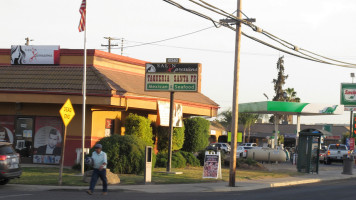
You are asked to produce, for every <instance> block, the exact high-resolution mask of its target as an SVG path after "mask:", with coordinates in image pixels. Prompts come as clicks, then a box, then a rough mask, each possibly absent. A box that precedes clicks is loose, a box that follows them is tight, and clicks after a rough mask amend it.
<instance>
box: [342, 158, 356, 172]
mask: <svg viewBox="0 0 356 200" xmlns="http://www.w3.org/2000/svg"><path fill="white" fill-rule="evenodd" d="M343 165H344V166H343V170H342V174H347V175H352V168H353V165H354V157H353V156H351V157H349V158H348V157H347V156H345V157H344V160H343Z"/></svg>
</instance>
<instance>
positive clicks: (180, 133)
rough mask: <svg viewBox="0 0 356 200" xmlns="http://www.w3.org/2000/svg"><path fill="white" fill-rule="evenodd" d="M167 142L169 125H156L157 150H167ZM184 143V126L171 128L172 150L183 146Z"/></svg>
mask: <svg viewBox="0 0 356 200" xmlns="http://www.w3.org/2000/svg"><path fill="white" fill-rule="evenodd" d="M168 142H169V127H163V126H159V127H158V141H157V149H158V151H168ZM183 144H184V126H183V127H175V128H174V129H173V138H172V151H176V150H179V149H181V148H182V147H183Z"/></svg>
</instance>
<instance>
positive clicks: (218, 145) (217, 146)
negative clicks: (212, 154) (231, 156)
mask: <svg viewBox="0 0 356 200" xmlns="http://www.w3.org/2000/svg"><path fill="white" fill-rule="evenodd" d="M206 150H221V151H223V152H224V153H230V151H231V147H230V145H229V144H228V143H220V142H219V143H211V144H209V146H208V147H207V148H206Z"/></svg>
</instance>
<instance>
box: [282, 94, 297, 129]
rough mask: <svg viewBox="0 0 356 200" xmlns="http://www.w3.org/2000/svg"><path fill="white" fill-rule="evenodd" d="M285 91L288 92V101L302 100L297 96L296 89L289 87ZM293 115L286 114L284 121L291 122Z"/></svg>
mask: <svg viewBox="0 0 356 200" xmlns="http://www.w3.org/2000/svg"><path fill="white" fill-rule="evenodd" d="M285 93H286V94H287V96H286V101H287V102H300V98H299V97H297V92H296V91H295V90H294V88H287V89H286V90H285ZM292 117H293V116H292V115H285V116H284V121H286V122H288V123H291V122H292V120H293V118H292Z"/></svg>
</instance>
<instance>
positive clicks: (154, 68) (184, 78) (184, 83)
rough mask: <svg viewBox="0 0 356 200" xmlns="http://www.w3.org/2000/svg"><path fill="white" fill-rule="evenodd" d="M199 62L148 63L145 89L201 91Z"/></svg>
mask: <svg viewBox="0 0 356 200" xmlns="http://www.w3.org/2000/svg"><path fill="white" fill-rule="evenodd" d="M200 69H201V67H200V64H199V63H147V64H146V73H145V91H160V92H200V81H201V79H200V72H201V70H200Z"/></svg>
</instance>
